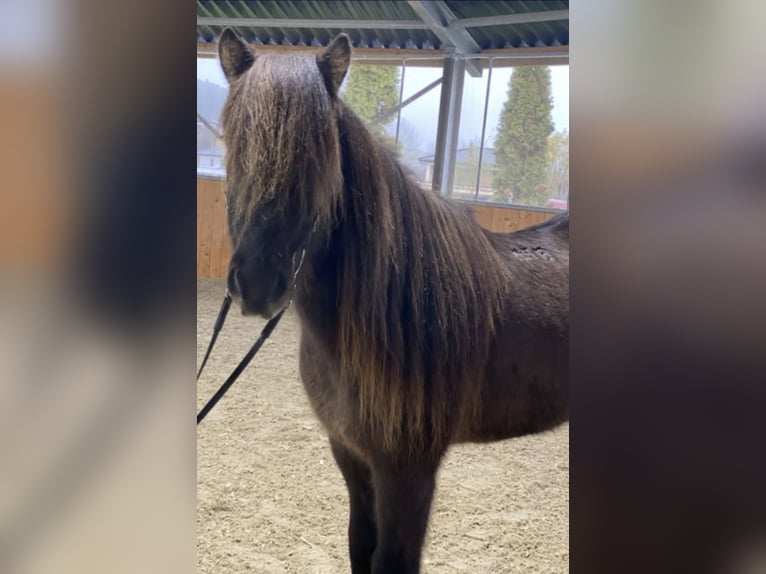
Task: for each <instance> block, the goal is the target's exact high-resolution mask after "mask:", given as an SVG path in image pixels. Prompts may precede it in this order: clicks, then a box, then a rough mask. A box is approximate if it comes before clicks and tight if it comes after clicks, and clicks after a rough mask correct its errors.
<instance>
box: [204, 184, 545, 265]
mask: <svg viewBox="0 0 766 574" xmlns="http://www.w3.org/2000/svg"><path fill="white" fill-rule="evenodd" d="M471 209H472V210H473V213H474V217H475V218H476V221H477V223H478V224H479V225H481V226H482V227H484V228H486V229H489V230H490V231H498V232H503V233H508V232H511V231H516V230H518V229H523V228H524V227H529V226H531V225H537V224H538V223H542V222H543V221H546V220H547V219H549V218H551V217H553V216H554V215H555V214H554V213H551V212H547V211H533V210H527V209H518V208H515V207H502V206H493V205H472V206H471ZM230 257H231V243H230V242H229V236H228V232H227V229H226V210H225V207H224V189H223V181H221V180H217V179H203V178H197V277H225V276H226V271H227V269H228V266H229V258H230Z"/></svg>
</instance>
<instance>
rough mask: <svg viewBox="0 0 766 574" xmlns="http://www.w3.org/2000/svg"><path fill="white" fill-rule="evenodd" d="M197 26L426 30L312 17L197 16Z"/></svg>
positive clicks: (409, 23) (416, 25) (407, 24)
mask: <svg viewBox="0 0 766 574" xmlns="http://www.w3.org/2000/svg"><path fill="white" fill-rule="evenodd" d="M197 26H245V27H252V28H331V29H332V28H335V29H338V30H353V29H358V30H361V29H374V30H424V29H427V28H428V26H427V25H426V24H424V23H423V22H421V21H419V20H314V19H312V18H308V19H307V18H207V17H201V18H197Z"/></svg>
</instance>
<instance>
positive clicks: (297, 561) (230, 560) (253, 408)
mask: <svg viewBox="0 0 766 574" xmlns="http://www.w3.org/2000/svg"><path fill="white" fill-rule="evenodd" d="M224 289H225V286H224V283H223V282H222V281H212V280H200V281H199V283H198V295H197V324H198V327H197V329H198V330H197V349H198V357H200V358H201V357H202V353H203V352H204V350H205V346H206V345H207V342H208V340H209V337H210V332H211V329H212V325H213V322H214V320H215V316H216V313H217V312H218V307H219V305H220V301H221V297H222V295H223V293H224ZM262 325H263V322H262V321H260V320H257V319H252V318H249V319H247V318H244V317H242V316H241V315H239V314H238V312H237V309H236V308H232V312H231V314H230V316H229V319H228V320H227V324H226V326H225V328H224V330H223V332H222V333H221V336H220V338H219V341H218V343H217V346H216V349H215V351H214V352H213V356H212V357H211V358H210V361H209V363H208V366H207V367H206V372H205V375H204V377H203V380H202V381H201V382H200V384H199V388H198V391H199V392H198V399H197V401H198V405H199V406H202V404H204V402H205V401H206V400H207V398H208V397H209V396H210V395H211V394H212V393H213V392H214V390H215V388H217V386H218V385H219V384H220V383H221V382H223V380H224V379H225V377H226V376H227V375H228V374H229V372H230V371H231V369H233V368H234V366H235V365H236V364H237V362H239V360H240V359H241V357H242V356H243V355H244V354H245V352H246V351H247V349H248V348H249V347H250V345H252V343H253V341H254V340H255V338H256V337H257V336H258V333H259V332H260V328H261V326H262ZM298 333H299V327H298V323H297V320H296V318H295V317H294V316H293V315H288V316H286V317H285V319H284V320H283V321H282V323H281V324H280V325H279V327H278V328H277V330H276V331H275V332H274V334H273V335H272V337H271V339H269V341H268V342H267V343H266V344H265V345H264V347H263V349H262V350H261V352H260V353H259V354H258V356H257V357H256V358H255V360H254V362H253V364H251V365H250V367H249V368H248V370H247V371H245V373H244V374H243V375H242V378H241V379H240V380H239V381H238V382H237V384H236V385H234V387H233V388H232V389H231V390H230V392H229V394H228V395H227V396H226V397H225V398H224V399H223V400H222V401H221V403H219V404H218V406H217V407H216V408H215V409H214V410H213V411H212V412H211V413H210V415H209V416H208V418H207V419H206V420H205V422H204V423H203V424H202V426H201V427H200V428H199V429H198V432H197V552H198V558H197V561H198V566H197V572H198V573H205V574H213V573H215V574H224V573H230V572H257V573H269V574H271V573H287V572H290V573H293V572H294V573H301V574H304V573H307V574H331V573H332V574H336V573H347V572H349V571H350V568H349V565H348V559H347V557H346V528H347V525H346V520H347V503H346V489H345V486H344V484H343V479H342V478H341V475H340V472H339V471H338V470H337V468H336V467H335V463H334V461H333V459H332V455H331V453H330V448H329V444H328V441H327V436H326V434H325V432H324V430H323V429H322V427H321V426H320V424H319V422H318V421H317V420H316V419H315V417H314V415H313V413H312V412H311V409H310V408H309V405H308V401H307V399H306V396H305V393H304V391H303V387H302V385H301V382H300V379H299V375H298ZM568 531H569V427H568V426H564V427H562V428H560V429H558V430H556V431H554V432H549V433H545V434H542V435H538V436H534V437H524V438H521V439H515V440H510V441H505V442H500V443H494V444H491V445H461V446H459V447H454V448H453V449H452V450H451V451H450V453H449V455H448V457H447V458H446V459H445V461H444V463H443V465H442V468H441V471H440V474H439V479H438V490H437V494H436V500H435V502H434V506H433V511H432V513H431V523H430V529H429V534H428V539H427V541H426V546H425V552H424V559H423V571H424V572H425V573H426V574H437V573H450V574H451V573H454V572H467V573H471V574H484V573H486V574H499V573H506V572H507V573H511V572H524V573H532V572H546V573H549V572H567V571H568V565H569V534H568Z"/></svg>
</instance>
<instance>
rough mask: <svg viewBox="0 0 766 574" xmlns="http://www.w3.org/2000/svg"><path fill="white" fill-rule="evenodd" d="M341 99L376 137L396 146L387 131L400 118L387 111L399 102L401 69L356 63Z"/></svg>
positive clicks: (350, 72) (350, 71) (350, 70)
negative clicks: (385, 130)
mask: <svg viewBox="0 0 766 574" xmlns="http://www.w3.org/2000/svg"><path fill="white" fill-rule="evenodd" d="M341 97H342V98H343V101H345V102H346V103H347V104H348V105H349V106H351V109H352V110H354V112H355V113H356V115H358V116H359V117H360V118H361V119H362V120H363V121H364V123H365V124H366V125H367V127H368V128H369V129H370V130H371V131H372V132H373V133H374V134H376V135H378V136H381V137H383V138H384V139H385V140H387V141H389V143H393V138H391V137H390V136H387V135H386V134H385V132H384V129H385V126H386V125H388V124H389V123H390V122H391V119H392V118H394V117H396V116H391V115H390V114H386V111H388V110H392V109H393V108H395V107H396V105H397V104H398V103H399V69H398V68H396V67H394V66H375V65H370V64H352V65H351V68H350V69H349V71H348V78H347V79H346V82H345V87H344V88H343V90H342V93H341Z"/></svg>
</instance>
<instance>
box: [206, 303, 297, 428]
mask: <svg viewBox="0 0 766 574" xmlns="http://www.w3.org/2000/svg"><path fill="white" fill-rule="evenodd" d="M227 300H228V302H227ZM230 304H231V296H230V295H229V294H228V293H227V294H226V298H224V302H223V305H222V306H221V311H220V313H219V314H218V320H216V322H215V330H214V331H213V338H212V339H211V340H210V345H209V347H208V350H207V353H206V355H205V359H204V360H203V361H202V367H204V366H205V361H207V357H208V355H209V354H210V351H211V350H212V348H213V343H214V342H215V339H216V337H217V336H218V331H220V328H221V326H223V320H224V319H225V318H226V313H227V312H228V310H229V305H230ZM285 311H287V306H285V308H284V309H282V310H281V311H280V312H279V313H277V314H276V315H274V316H273V317H272V318H271V319H269V322H268V323H266V326H265V327H264V328H263V331H261V336H260V337H258V340H257V341H256V342H255V343H254V344H253V346H252V347H251V348H250V350H249V351H248V352H247V355H245V356H244V357H243V359H242V360H241V361H240V362H239V365H237V368H236V369H234V370H233V371H232V373H231V374H230V375H229V378H228V379H226V381H225V382H224V383H223V384H222V385H221V387H220V388H219V389H218V390H217V391H216V393H215V394H214V395H213V396H212V397H211V399H210V400H209V401H208V402H207V404H206V405H205V406H204V407H202V410H201V411H200V412H199V413H197V425H199V423H201V422H202V421H203V420H204V419H205V417H206V416H207V414H208V413H209V412H210V411H211V410H212V409H213V407H214V406H215V405H216V404H217V403H218V401H220V400H221V398H222V397H223V396H224V395H225V394H226V391H228V390H229V387H231V386H232V385H233V384H234V382H235V381H236V380H237V378H238V377H239V376H240V375H241V374H242V371H244V370H245V369H246V368H247V366H248V365H249V364H250V361H252V360H253V357H255V354H256V353H257V352H258V350H259V349H260V348H261V346H262V345H263V343H265V342H266V339H268V338H269V335H271V333H272V331H274V329H275V328H276V326H277V324H278V323H279V320H280V319H281V318H282V315H284V313H285ZM219 324H220V325H219ZM202 367H200V370H199V371H200V373H201V372H202ZM197 378H198V379H199V374H198V375H197Z"/></svg>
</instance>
